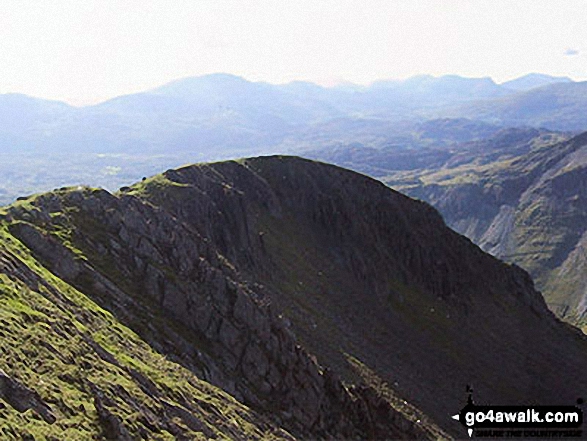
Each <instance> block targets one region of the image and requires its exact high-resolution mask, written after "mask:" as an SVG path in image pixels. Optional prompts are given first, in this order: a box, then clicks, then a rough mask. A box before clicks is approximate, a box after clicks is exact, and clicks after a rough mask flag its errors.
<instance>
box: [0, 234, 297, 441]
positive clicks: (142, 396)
mask: <svg viewBox="0 0 587 441" xmlns="http://www.w3.org/2000/svg"><path fill="white" fill-rule="evenodd" d="M0 305H1V306H0V337H1V338H0V348H1V353H2V360H1V361H0V437H1V438H2V439H5V440H23V439H37V440H43V439H47V440H58V439H59V440H61V439H79V440H82V439H84V440H85V439H117V440H130V439H139V438H142V439H145V438H148V439H158V440H164V439H168V440H172V439H211V438H217V437H220V438H233V439H235V438H252V439H292V437H291V436H290V435H289V434H288V433H287V432H285V431H283V430H280V429H279V428H278V427H276V426H275V425H274V424H271V423H270V422H269V421H268V420H267V419H266V418H264V417H263V416H261V415H259V414H258V413H255V412H254V411H252V410H251V409H249V408H247V407H246V406H243V405H242V404H241V403H239V402H238V401H236V400H235V399H234V398H233V397H231V396H230V395H229V394H227V393H226V392H224V391H222V390H221V389H219V388H217V387H214V386H212V385H211V384H209V383H207V382H205V381H202V380H201V379H199V378H198V377H197V376H196V375H194V373H193V372H192V371H190V370H189V369H186V368H185V367H182V366H181V364H179V363H177V361H173V356H172V354H165V353H160V352H158V351H156V350H155V349H154V348H152V347H150V346H149V345H147V344H146V343H145V341H144V340H142V339H141V338H140V337H139V336H138V335H137V334H136V333H135V332H133V331H132V330H131V329H129V328H128V327H126V326H124V325H123V324H121V323H120V321H119V320H118V319H117V318H116V317H114V316H113V315H112V314H111V313H109V312H108V311H106V310H104V309H103V308H101V307H100V306H98V304H96V303H95V302H94V301H92V300H91V299H90V298H88V297H87V296H86V295H84V294H83V293H82V292H80V291H77V290H76V289H74V288H73V287H72V286H70V285H68V284H66V283H64V282H63V281H62V280H60V279H59V278H57V277H56V276H55V275H53V274H51V273H50V272H49V271H47V270H46V269H45V268H43V267H42V266H41V265H40V264H39V263H38V262H37V261H36V260H35V259H34V258H33V257H32V256H31V255H30V252H29V250H28V249H26V248H24V247H23V246H22V243H20V242H19V241H17V240H16V239H15V238H14V237H13V236H12V235H10V233H8V231H7V230H6V226H5V225H3V226H2V227H1V230H0ZM129 313H131V312H129ZM134 313H139V311H134ZM145 319H151V320H152V319H153V317H148V318H147V317H145ZM165 336H166V337H167V338H173V333H172V330H171V329H168V330H167V332H166V335H165ZM178 343H179V342H178Z"/></svg>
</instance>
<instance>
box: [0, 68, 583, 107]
mask: <svg viewBox="0 0 587 441" xmlns="http://www.w3.org/2000/svg"><path fill="white" fill-rule="evenodd" d="M218 78H225V79H232V80H235V81H237V82H238V81H242V82H246V83H252V84H259V85H268V86H275V87H290V88H292V89H296V90H298V91H299V90H301V89H306V90H311V89H314V90H316V89H325V90H341V91H347V92H348V91H361V90H365V89H369V88H385V87H389V86H402V85H410V84H417V83H422V82H424V81H442V80H451V79H457V80H459V79H461V80H470V81H476V80H479V81H486V82H487V84H492V85H495V86H499V87H503V88H505V89H507V90H509V91H510V92H511V93H514V92H524V91H528V90H531V89H534V88H538V87H543V86H548V85H551V84H555V83H580V82H583V81H587V78H585V79H577V78H575V79H573V78H571V77H570V76H566V75H562V76H561V75H548V74H544V73H538V72H529V73H526V74H523V75H520V76H516V77H513V78H510V79H507V80H503V81H501V82H500V81H497V80H496V79H494V78H492V77H490V76H479V77H472V76H462V75H457V74H454V73H447V74H443V75H431V74H426V73H420V74H415V75H411V76H409V77H406V78H392V77H382V78H375V79H373V80H371V81H368V82H365V83H355V82H352V81H348V80H346V79H343V78H338V79H336V80H328V81H310V80H304V79H294V80H291V81H286V82H272V81H263V80H256V79H254V78H247V76H245V75H237V74H233V73H228V72H212V73H207V74H203V75H189V76H185V77H180V78H173V79H169V80H167V81H162V82H160V83H158V84H155V85H152V86H150V87H146V88H144V89H140V90H134V91H132V90H129V91H128V92H126V93H121V94H118V95H112V96H108V97H104V98H101V99H97V100H88V101H86V100H82V101H79V100H68V99H66V98H65V99H57V98H47V97H42V96H38V95H34V94H31V93H27V92H26V91H24V90H16V91H9V92H2V89H1V88H0V97H2V96H6V97H11V96H22V97H27V98H33V99H37V100H43V101H46V102H49V103H53V104H54V105H56V106H62V105H66V106H69V107H73V108H85V107H93V106H99V105H101V104H104V103H107V102H109V101H112V100H116V99H117V98H124V97H128V96H132V95H137V94H141V93H153V92H156V93H157V92H161V91H166V90H168V91H170V90H172V89H173V88H174V86H177V85H182V84H185V83H187V82H190V81H198V80H203V81H206V80H207V79H218Z"/></svg>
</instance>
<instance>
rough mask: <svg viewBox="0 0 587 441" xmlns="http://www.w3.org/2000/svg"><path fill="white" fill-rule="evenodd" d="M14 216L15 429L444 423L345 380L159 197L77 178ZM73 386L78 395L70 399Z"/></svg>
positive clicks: (203, 431)
mask: <svg viewBox="0 0 587 441" xmlns="http://www.w3.org/2000/svg"><path fill="white" fill-rule="evenodd" d="M194 202H195V201H194ZM2 217H3V231H4V241H3V243H6V244H15V245H14V247H18V249H19V250H21V251H20V252H21V253H23V254H24V255H25V257H26V262H24V263H23V262H20V261H19V260H18V259H16V258H14V257H13V256H12V255H10V254H9V252H10V249H11V248H9V247H8V251H7V254H6V258H3V265H2V273H3V274H4V275H5V276H6V278H7V279H8V281H10V283H8V284H7V287H6V288H5V289H4V290H3V298H4V299H6V301H7V303H8V304H9V305H10V306H11V308H8V311H7V317H6V320H5V321H3V322H2V323H3V325H4V326H5V332H6V333H7V334H11V335H12V338H11V339H5V341H4V342H3V345H4V346H3V350H4V353H5V354H8V357H6V358H5V359H4V360H3V364H2V365H1V366H0V369H2V370H3V372H2V379H3V383H2V390H1V392H2V393H1V394H0V398H1V399H2V400H4V402H5V403H6V404H3V409H5V410H6V412H7V415H6V421H7V423H6V425H5V427H4V429H5V433H6V434H7V436H8V435H12V436H13V437H14V438H19V436H22V435H23V433H29V434H33V435H35V436H37V435H42V434H45V435H48V434H52V435H53V436H58V437H60V435H59V434H60V433H61V432H62V431H63V432H65V433H66V431H67V430H69V428H71V427H73V426H75V427H78V428H79V430H78V431H77V432H76V431H74V430H73V429H71V436H72V437H73V438H76V437H77V438H87V437H90V436H96V435H97V434H100V433H102V436H106V437H110V438H116V439H119V438H120V439H127V438H128V439H130V438H138V437H144V436H146V437H153V438H157V437H159V438H165V437H166V436H167V437H171V436H175V437H178V438H179V439H193V438H198V437H199V438H202V439H209V438H210V437H216V436H226V437H229V438H233V439H234V438H236V439H248V438H258V439H259V438H261V439H265V438H266V437H275V438H286V439H287V438H288V437H291V435H289V434H288V433H287V432H285V431H284V430H283V429H285V430H287V431H288V432H290V433H291V434H292V435H293V436H296V437H301V438H303V439H306V438H323V437H324V438H330V437H334V438H361V439H366V438H382V437H387V436H391V437H393V438H414V437H418V438H437V437H443V436H444V435H442V433H441V432H440V431H439V429H438V428H436V427H435V426H434V425H433V424H432V423H431V422H429V420H428V419H426V418H425V417H424V416H423V415H422V414H421V412H419V411H417V410H416V409H414V408H413V407H411V406H409V405H407V404H405V403H403V402H401V401H400V400H399V399H397V398H395V396H394V395H393V394H391V395H390V392H389V391H387V392H386V394H385V396H383V395H382V392H381V390H379V391H377V390H375V389H374V388H373V387H372V386H370V385H362V386H358V387H350V386H349V387H345V386H344V385H343V384H342V383H341V382H340V380H339V379H338V377H337V375H336V374H334V373H333V372H331V371H330V370H328V369H327V370H323V369H322V368H320V367H319V366H318V365H317V364H316V362H315V359H314V358H313V357H312V356H310V355H309V354H308V353H307V352H306V351H305V350H304V349H302V348H301V347H300V346H299V344H298V342H297V341H296V339H295V337H294V335H293V334H292V332H291V330H290V329H289V327H288V325H287V324H286V323H285V322H284V321H283V319H282V318H281V317H280V316H279V314H278V313H277V312H274V311H273V309H272V308H271V307H269V305H268V304H267V299H266V298H264V297H263V295H262V294H263V293H262V291H258V290H257V288H256V287H255V286H252V287H250V286H248V285H247V284H246V283H245V282H246V281H244V280H242V278H241V277H240V275H239V274H238V272H237V271H236V270H235V268H234V266H233V264H232V263H231V262H229V261H227V260H226V257H224V256H223V255H221V254H219V253H218V251H217V247H216V246H215V245H214V244H210V243H209V242H208V240H207V239H206V238H205V237H203V236H202V235H200V234H199V233H198V232H197V231H195V230H192V229H190V228H189V226H187V225H185V224H182V223H179V222H177V219H176V218H174V217H173V216H171V215H170V214H169V213H167V212H165V211H163V210H161V209H157V208H156V207H154V206H153V205H152V204H150V203H149V202H148V201H142V200H140V199H138V198H136V197H131V196H122V197H120V198H119V197H114V196H112V195H110V194H108V193H107V192H105V191H103V190H92V189H83V188H80V189H79V190H68V189H63V190H60V191H56V192H54V193H51V194H47V195H41V196H38V197H35V198H33V199H31V200H28V201H21V202H19V203H17V204H16V205H14V206H12V207H10V208H9V209H8V210H7V212H6V213H4V214H3V216H2ZM227 226H229V225H227ZM15 238H17V239H18V241H17V240H16V239H15ZM19 241H20V243H19ZM23 244H24V246H26V247H28V250H32V253H33V254H34V256H35V257H34V259H38V260H39V261H40V262H41V263H42V264H43V265H44V266H45V268H42V267H41V266H40V265H39V264H38V263H36V260H34V259H33V257H31V256H29V253H30V252H29V251H28V250H27V249H26V248H24V246H23ZM7 246H8V245H7ZM35 272H36V274H35ZM22 274H24V276H22ZM29 274H31V275H30V276H29ZM57 277H58V278H59V279H57ZM19 278H20V279H22V280H21V282H22V283H21V284H19V285H18V286H15V285H13V284H11V283H12V280H15V279H19ZM60 279H61V280H60ZM52 282H53V283H55V284H56V286H53V285H51V283H52ZM38 284H41V286H43V287H47V289H49V290H50V291H49V294H50V295H47V296H45V297H46V298H45V299H42V298H38V296H37V297H32V296H30V295H27V296H25V295H24V294H22V293H20V292H19V289H20V287H21V285H22V289H24V290H26V292H28V290H31V291H38V290H39V289H40V288H38ZM259 289H260V288H259ZM44 292H45V290H44V289H42V292H41V294H44ZM71 293H73V294H71ZM72 295H73V296H75V297H73V299H72V298H71V297H72ZM12 299H14V303H15V304H14V305H12ZM94 302H96V303H97V304H99V305H101V307H99V306H97V305H96V303H94ZM102 307H103V308H106V309H107V310H109V311H110V312H111V313H112V314H110V313H106V312H105V311H104V310H103V309H102ZM84 308H89V310H88V311H87V312H85V310H84ZM94 309H95V310H96V311H97V312H96V314H97V315H98V316H99V317H98V318H95V317H94V315H96V314H94V313H93V311H94ZM45 316H47V320H44V317H45ZM102 316H104V317H106V320H103V319H104V317H102ZM38 317H42V318H43V319H39V318H38ZM71 317H76V318H77V321H74V322H73V324H72V323H71V321H72V319H71ZM45 321H47V323H44V322H45ZM62 322H65V323H66V324H65V325H63V326H62V325H61V324H62ZM67 323H69V325H67ZM64 326H67V328H66V329H67V332H64V331H63V329H62V328H63V327H64ZM131 329H132V331H130V330H131ZM42 332H47V333H49V335H50V339H48V342H49V346H47V345H45V344H43V343H41V342H40V337H39V336H40V335H42ZM135 333H136V334H135ZM127 334H128V335H127ZM31 335H32V337H31ZM23 342H29V344H28V345H27V346H23V344H22V343H23ZM68 345H71V346H68ZM29 346H30V347H29ZM39 346H40V347H41V349H39V348H38V347H39ZM46 347H48V348H49V350H48V351H45V350H44V349H43V348H46ZM64 348H71V349H70V350H69V349H64ZM155 351H156V352H155ZM157 352H158V353H159V354H160V355H159V354H157ZM23 353H24V356H26V357H29V358H30V360H27V361H25V359H24V358H23ZM86 353H87V354H88V356H87V357H86V356H83V354H86ZM53 354H61V355H59V356H57V357H54V356H53ZM110 365H112V367H110ZM39 366H48V367H47V368H43V369H41V370H40V371H39V370H38V367H39ZM49 366H50V368H49ZM101 370H106V372H105V373H104V375H99V374H98V373H96V372H97V371H101ZM70 371H73V372H74V374H72V375H73V376H71V375H69V376H67V375H65V376H64V375H62V373H63V372H66V373H67V372H70ZM47 376H48V377H47ZM45 377H47V378H45ZM60 381H67V382H69V383H71V384H70V387H67V388H65V387H64V386H63V385H62V384H61V383H60ZM186 382H187V383H188V384H189V385H190V386H185V384H184V383H186ZM39 384H47V386H43V387H41V386H39ZM169 384H171V385H173V386H170V385H169ZM212 384H213V385H215V386H212ZM7 385H8V386H7ZM25 389H26V391H25V392H22V393H21V391H24V390H25ZM37 390H38V391H39V392H37ZM27 391H28V392H27ZM41 392H43V393H42V394H41V395H38V394H39V393H41ZM62 393H63V394H65V395H64V396H62V395H61V394H62ZM23 394H24V395H23ZM228 394H230V395H232V397H231V396H229V395H228ZM70 395H71V396H72V397H75V398H71V399H72V400H74V403H75V408H73V409H72V408H70V407H68V406H69V404H63V403H62V401H63V400H64V399H68V398H65V397H69V396H70ZM208 395H210V396H208ZM30 397H32V398H30ZM385 397H387V398H385ZM235 398H236V399H237V400H238V401H235ZM121 400H122V401H121ZM0 403H3V402H2V401H0ZM144 403H147V404H144ZM243 403H246V406H248V407H246V406H245V404H243ZM80 406H82V407H83V409H84V411H83V414H79V413H78V412H76V410H77V409H82V407H80ZM31 407H32V409H33V410H34V412H29V413H27V412H26V411H27V410H28V409H29V408H31ZM251 408H253V409H255V410H254V411H253V410H251ZM85 409H87V412H86V410H85ZM396 409H397V410H396ZM21 412H24V414H21ZM47 412H49V414H50V415H52V416H50V417H48V418H46V419H45V420H44V421H40V422H38V423H37V422H35V421H36V419H38V417H37V415H39V414H40V415H41V416H43V415H44V414H45V413H47ZM70 414H71V415H74V416H75V418H70V416H71V415H70ZM416 421H418V422H417V423H416ZM282 428H283V429H282ZM61 436H62V435H61Z"/></svg>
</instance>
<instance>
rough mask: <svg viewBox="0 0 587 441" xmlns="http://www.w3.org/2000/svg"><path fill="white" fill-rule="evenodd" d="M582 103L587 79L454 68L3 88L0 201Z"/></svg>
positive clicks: (405, 142)
mask: <svg viewBox="0 0 587 441" xmlns="http://www.w3.org/2000/svg"><path fill="white" fill-rule="evenodd" d="M532 78H534V79H536V78H543V77H542V76H531V77H530V79H532ZM524 81H526V82H528V81H529V80H528V79H526V80H524ZM586 104H587V92H586V88H585V83H573V82H570V83H569V82H567V83H557V84H551V85H547V86H544V87H539V88H535V89H531V90H529V91H522V92H519V91H516V90H512V89H511V88H508V87H505V86H504V85H498V84H496V83H495V82H493V81H492V80H491V79H490V78H461V77H458V76H454V75H447V76H442V77H431V76H419V77H414V78H410V79H407V80H402V81H378V82H376V83H374V84H372V85H370V86H349V85H345V86H339V87H332V88H325V87H321V86H318V85H315V84H311V83H307V82H293V83H290V84H284V85H273V84H268V83H259V82H250V81H247V80H245V79H243V78H239V77H236V76H233V75H227V74H214V75H207V76H203V77H197V78H186V79H181V80H177V81H174V82H171V83H169V84H167V85H164V86H161V87H158V88H156V89H153V90H149V91H145V92H142V93H137V94H132V95H127V96H121V97H117V98H114V99H112V100H109V101H106V102H104V103H100V104H97V105H94V106H87V107H81V108H77V107H72V106H68V105H67V104H64V103H59V102H54V101H47V100H39V99H36V98H31V97H26V96H24V95H17V94H16V95H15V94H9V95H0V156H2V157H1V159H2V161H0V204H2V203H8V202H10V201H13V200H14V199H15V198H16V197H18V196H21V195H23V194H30V193H33V192H38V191H46V190H50V189H52V188H55V187H60V186H63V185H69V184H74V183H78V182H83V183H86V184H90V185H97V186H104V187H107V188H109V189H116V188H117V187H120V186H122V185H127V184H129V183H131V182H133V181H136V180H138V179H141V177H143V176H146V175H150V174H152V173H154V172H155V171H156V170H160V169H165V168H171V167H177V166H180V165H182V164H185V163H191V162H200V161H208V160H220V159H227V158H232V157H243V156H250V155H259V154H270V153H288V154H305V152H306V151H314V150H319V149H322V148H324V147H335V146H345V145H357V144H360V145H363V146H365V147H367V148H370V149H380V148H386V149H387V148H394V149H406V148H421V147H430V146H439V145H449V144H452V143H455V142H466V141H471V140H475V139H480V136H485V135H487V136H489V135H490V134H491V133H490V131H491V130H492V129H488V130H489V131H486V130H485V129H482V126H483V125H485V126H486V127H512V126H531V127H536V128H538V127H544V128H548V129H560V130H572V131H576V130H583V129H587V117H586V116H585V113H584V112H582V109H583V108H584V107H585V105H586ZM465 120H467V121H470V122H469V123H465V122H464V121H465ZM427 121H430V122H429V123H428V122H427ZM441 121H445V122H444V123H442V122H441ZM451 121H453V122H451ZM427 124H428V125H429V129H426V125H427ZM484 131H485V132H484ZM483 132H484V133H483Z"/></svg>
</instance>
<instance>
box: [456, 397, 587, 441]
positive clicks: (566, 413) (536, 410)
mask: <svg viewBox="0 0 587 441" xmlns="http://www.w3.org/2000/svg"><path fill="white" fill-rule="evenodd" d="M467 394H468V398H467V404H466V405H465V407H463V408H462V409H461V411H460V412H459V413H457V414H456V415H453V416H452V418H453V419H455V420H457V421H459V422H460V423H461V424H462V425H463V426H464V427H465V428H466V430H467V433H468V435H469V437H472V436H473V434H475V437H486V438H520V437H525V438H529V437H531V438H564V437H581V435H582V430H580V427H581V425H582V424H583V412H582V410H581V409H580V408H579V407H577V406H478V405H476V404H475V403H474V402H473V389H472V388H471V387H470V386H467ZM577 404H578V405H581V404H583V399H581V398H579V399H578V400H577Z"/></svg>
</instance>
